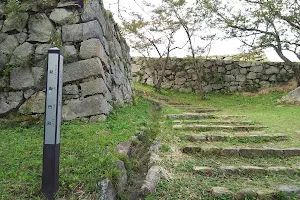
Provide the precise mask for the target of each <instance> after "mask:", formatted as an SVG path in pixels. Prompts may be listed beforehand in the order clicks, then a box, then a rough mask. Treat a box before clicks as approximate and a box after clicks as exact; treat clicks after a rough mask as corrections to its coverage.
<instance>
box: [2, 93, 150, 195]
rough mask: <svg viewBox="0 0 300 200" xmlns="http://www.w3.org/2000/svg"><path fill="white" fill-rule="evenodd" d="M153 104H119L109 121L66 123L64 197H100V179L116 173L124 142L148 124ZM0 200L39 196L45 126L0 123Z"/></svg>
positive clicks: (62, 164) (62, 171)
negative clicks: (116, 149)
mask: <svg viewBox="0 0 300 200" xmlns="http://www.w3.org/2000/svg"><path fill="white" fill-rule="evenodd" d="M149 109H150V103H149V102H147V101H145V100H143V99H140V100H138V101H137V104H136V105H135V106H130V107H126V108H120V109H117V110H116V111H115V112H114V113H113V114H111V115H110V116H109V118H108V120H107V122H106V123H92V124H87V123H84V122H79V121H73V122H66V123H64V124H63V125H62V136H61V137H62V138H61V158H60V183H61V185H60V189H59V196H60V197H66V198H68V199H77V198H79V197H85V198H88V199H94V198H96V196H97V193H98V188H97V183H98V182H99V181H100V180H101V179H102V178H103V177H111V178H113V177H115V176H117V174H118V172H117V170H116V169H115V168H114V167H113V166H114V164H113V163H114V162H115V160H116V159H118V158H119V159H120V158H121V159H123V160H125V158H124V157H122V156H121V155H118V154H117V153H116V152H115V147H116V145H117V144H118V143H119V142H122V141H128V140H130V138H131V136H133V135H134V134H135V133H136V129H137V127H139V126H140V125H145V124H147V123H148V119H149ZM0 128H1V132H0V137H1V142H0V199H17V198H18V199H24V198H31V199H39V198H40V190H41V173H42V168H41V166H42V147H43V146H42V145H43V127H42V125H34V126H31V127H27V128H25V127H23V126H21V125H17V126H15V127H8V126H7V125H5V124H1V123H0Z"/></svg>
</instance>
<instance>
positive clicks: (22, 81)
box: [10, 67, 34, 90]
mask: <svg viewBox="0 0 300 200" xmlns="http://www.w3.org/2000/svg"><path fill="white" fill-rule="evenodd" d="M10 87H11V88H12V89H14V90H21V89H26V88H32V87H34V78H33V75H32V73H31V70H30V68H28V67H26V68H23V67H18V68H13V69H12V71H11V73H10Z"/></svg>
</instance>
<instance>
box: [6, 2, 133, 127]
mask: <svg viewBox="0 0 300 200" xmlns="http://www.w3.org/2000/svg"><path fill="white" fill-rule="evenodd" d="M76 2H78V3H76ZM84 2H86V1H84ZM0 10H2V11H4V12H5V4H4V3H2V4H0ZM2 11H1V12H2ZM1 12H0V15H1ZM5 16H8V17H6V18H5V17H4V15H3V16H0V116H5V115H7V114H9V113H10V112H14V111H18V112H20V113H21V114H41V113H44V104H45V103H44V101H45V71H46V65H47V50H48V49H49V48H51V47H55V46H56V47H59V48H60V49H62V51H63V52H64V78H63V82H64V87H63V100H64V103H63V118H64V120H72V119H76V118H87V119H89V118H90V120H92V121H96V120H103V119H105V117H106V115H107V114H108V113H109V112H110V111H111V109H112V105H113V104H124V103H127V102H131V101H132V95H133V91H132V88H133V84H132V78H131V77H132V74H131V65H130V55H129V47H128V46H127V44H126V42H125V40H124V39H123V38H122V36H121V35H120V31H119V30H118V26H117V24H116V23H115V22H114V20H113V19H112V15H111V14H110V12H108V11H106V10H105V9H104V8H103V3H102V1H101V0H88V1H87V2H86V4H85V5H84V6H83V1H80V0H79V1H69V0H61V1H60V2H59V1H57V0H49V1H35V0H27V1H26V0H25V1H22V5H21V9H20V10H19V11H18V12H17V13H12V14H9V15H5ZM1 19H2V20H1Z"/></svg>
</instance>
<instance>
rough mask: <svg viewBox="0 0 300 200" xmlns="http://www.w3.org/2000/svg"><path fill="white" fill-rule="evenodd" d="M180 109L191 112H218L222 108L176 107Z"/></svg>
mask: <svg viewBox="0 0 300 200" xmlns="http://www.w3.org/2000/svg"><path fill="white" fill-rule="evenodd" d="M176 109H180V110H185V111H188V112H192V113H212V112H220V111H222V110H215V109H205V108H178V107H177V108H176Z"/></svg>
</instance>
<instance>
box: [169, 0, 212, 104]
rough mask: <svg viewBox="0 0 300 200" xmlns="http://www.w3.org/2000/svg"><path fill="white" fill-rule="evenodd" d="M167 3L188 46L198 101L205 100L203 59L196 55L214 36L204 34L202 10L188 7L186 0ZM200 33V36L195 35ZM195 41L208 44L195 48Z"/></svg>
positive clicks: (192, 6)
mask: <svg viewBox="0 0 300 200" xmlns="http://www.w3.org/2000/svg"><path fill="white" fill-rule="evenodd" d="M164 2H166V3H167V5H168V9H169V10H170V12H171V13H173V14H174V17H175V18H176V19H177V20H178V23H179V24H180V26H181V27H182V28H183V30H184V32H185V34H186V37H187V42H188V44H189V51H190V53H191V58H192V65H193V68H194V69H195V71H196V75H197V86H198V92H199V95H200V99H201V100H204V99H205V93H204V90H203V82H204V73H203V65H202V63H203V59H202V57H200V56H199V57H197V55H201V54H203V53H204V52H205V51H207V49H208V47H210V45H211V41H212V39H213V38H214V36H215V35H214V34H204V35H203V32H204V31H205V30H206V29H207V27H208V26H207V24H206V23H205V19H206V18H205V15H203V9H201V8H199V7H198V8H197V7H195V5H193V4H192V5H189V3H188V2H187V1H186V0H164ZM199 33H202V35H197V34H199ZM196 39H202V40H209V41H210V42H209V43H208V44H207V45H206V46H197V45H196V44H195V42H194V41H195V40H196Z"/></svg>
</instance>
